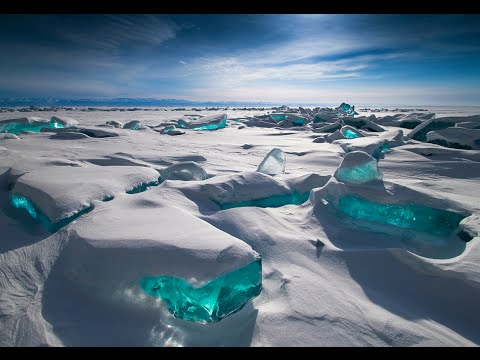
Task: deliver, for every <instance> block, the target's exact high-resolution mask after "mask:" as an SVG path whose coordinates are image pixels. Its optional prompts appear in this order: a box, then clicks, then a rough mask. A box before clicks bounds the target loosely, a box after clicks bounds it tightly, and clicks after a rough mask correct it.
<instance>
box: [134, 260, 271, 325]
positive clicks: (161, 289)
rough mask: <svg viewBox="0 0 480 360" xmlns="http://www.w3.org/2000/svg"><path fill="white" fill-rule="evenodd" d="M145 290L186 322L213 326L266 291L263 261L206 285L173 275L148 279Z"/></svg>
mask: <svg viewBox="0 0 480 360" xmlns="http://www.w3.org/2000/svg"><path fill="white" fill-rule="evenodd" d="M141 287H142V289H143V290H144V291H145V292H146V293H147V294H150V295H153V296H158V297H160V298H161V299H162V300H163V302H164V303H165V305H166V306H167V309H168V311H169V312H170V313H171V314H172V315H173V316H174V317H176V318H180V319H183V320H188V321H194V322H200V323H212V322H217V321H220V320H222V319H223V318H224V317H226V316H228V315H231V314H233V313H235V312H237V311H239V310H241V309H242V308H243V307H244V306H245V304H246V303H247V302H248V301H249V300H250V299H252V298H254V297H256V296H257V295H259V294H260V291H261V289H262V262H261V258H258V259H257V260H255V261H253V262H251V263H250V264H248V265H246V266H244V267H242V268H240V269H237V270H234V271H231V272H229V273H227V274H224V275H222V276H220V277H218V278H216V279H213V280H211V281H209V282H207V283H205V284H203V285H200V286H193V285H192V284H190V283H188V282H187V281H185V280H183V279H181V278H177V277H173V276H158V277H145V278H143V279H142V282H141Z"/></svg>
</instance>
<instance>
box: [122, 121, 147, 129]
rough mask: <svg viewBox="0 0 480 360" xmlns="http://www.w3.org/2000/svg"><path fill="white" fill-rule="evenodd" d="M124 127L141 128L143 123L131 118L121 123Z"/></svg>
mask: <svg viewBox="0 0 480 360" xmlns="http://www.w3.org/2000/svg"><path fill="white" fill-rule="evenodd" d="M123 128H124V129H129V130H140V129H142V128H143V125H142V123H141V122H140V121H138V120H132V121H129V122H127V123H126V124H125V125H123Z"/></svg>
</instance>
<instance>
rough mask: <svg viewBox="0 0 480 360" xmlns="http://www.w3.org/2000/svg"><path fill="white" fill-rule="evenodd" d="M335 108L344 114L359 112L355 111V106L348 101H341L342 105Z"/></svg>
mask: <svg viewBox="0 0 480 360" xmlns="http://www.w3.org/2000/svg"><path fill="white" fill-rule="evenodd" d="M335 110H336V111H337V112H338V113H339V114H342V115H358V113H357V112H355V106H351V105H349V104H347V103H341V105H340V106H339V107H337V108H335Z"/></svg>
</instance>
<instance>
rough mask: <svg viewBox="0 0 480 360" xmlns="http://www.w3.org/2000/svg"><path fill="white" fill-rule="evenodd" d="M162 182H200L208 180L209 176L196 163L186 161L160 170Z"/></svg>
mask: <svg viewBox="0 0 480 360" xmlns="http://www.w3.org/2000/svg"><path fill="white" fill-rule="evenodd" d="M160 176H161V179H162V181H165V180H183V181H192V180H194V181H200V180H205V179H208V174H207V172H206V171H205V169H204V168H202V167H201V166H200V165H199V164H197V163H196V162H195V161H184V162H180V163H177V164H173V165H170V166H168V167H166V168H165V169H162V170H160Z"/></svg>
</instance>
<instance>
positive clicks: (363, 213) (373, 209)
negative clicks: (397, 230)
mask: <svg viewBox="0 0 480 360" xmlns="http://www.w3.org/2000/svg"><path fill="white" fill-rule="evenodd" d="M338 209H339V210H340V211H342V212H343V213H345V214H346V215H348V216H351V217H353V218H355V219H363V220H367V221H373V222H379V223H384V224H389V225H393V226H398V227H401V228H407V229H413V230H416V231H423V232H427V233H430V234H434V235H438V236H449V235H451V234H452V233H453V232H454V231H455V230H456V229H457V228H458V225H459V223H460V221H462V220H463V219H464V218H465V216H462V215H460V214H457V213H454V212H450V211H445V210H441V209H433V208H429V207H425V206H421V205H414V204H404V205H392V204H382V203H377V202H372V201H369V200H367V199H364V198H361V197H359V196H356V195H348V194H347V195H344V196H342V197H341V198H340V200H339V207H338Z"/></svg>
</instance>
